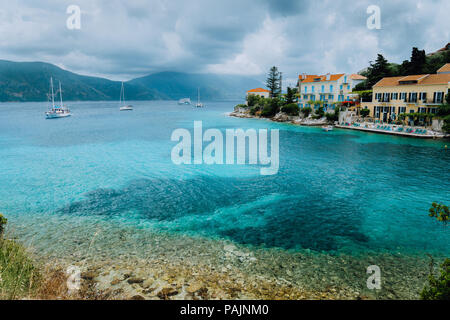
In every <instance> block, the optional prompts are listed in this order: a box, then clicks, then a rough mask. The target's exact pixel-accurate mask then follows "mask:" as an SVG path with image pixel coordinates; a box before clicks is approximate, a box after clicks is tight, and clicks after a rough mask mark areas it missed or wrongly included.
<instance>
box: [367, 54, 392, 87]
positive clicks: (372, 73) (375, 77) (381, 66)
mask: <svg viewBox="0 0 450 320" xmlns="http://www.w3.org/2000/svg"><path fill="white" fill-rule="evenodd" d="M390 75H391V70H390V68H389V64H388V61H387V60H386V59H385V58H384V57H383V55H382V54H378V56H377V59H376V60H375V63H372V62H371V63H370V67H369V68H368V70H367V85H368V87H369V88H372V87H373V86H374V84H376V83H377V82H378V81H380V80H381V79H383V78H384V77H389V76H390Z"/></svg>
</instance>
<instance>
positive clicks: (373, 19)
mask: <svg viewBox="0 0 450 320" xmlns="http://www.w3.org/2000/svg"><path fill="white" fill-rule="evenodd" d="M366 12H367V14H370V16H369V17H368V18H367V28H368V29H369V30H373V29H377V30H380V29H381V9H380V7H379V6H376V5H370V6H368V7H367V11H366Z"/></svg>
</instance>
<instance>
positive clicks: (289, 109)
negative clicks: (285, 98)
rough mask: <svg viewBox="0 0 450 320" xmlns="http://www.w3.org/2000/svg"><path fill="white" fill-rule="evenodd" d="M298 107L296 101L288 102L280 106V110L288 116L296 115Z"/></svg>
mask: <svg viewBox="0 0 450 320" xmlns="http://www.w3.org/2000/svg"><path fill="white" fill-rule="evenodd" d="M299 111H300V108H299V107H298V105H297V104H296V103H290V104H287V105H284V106H282V107H281V112H284V113H286V114H287V115H290V116H298V114H299Z"/></svg>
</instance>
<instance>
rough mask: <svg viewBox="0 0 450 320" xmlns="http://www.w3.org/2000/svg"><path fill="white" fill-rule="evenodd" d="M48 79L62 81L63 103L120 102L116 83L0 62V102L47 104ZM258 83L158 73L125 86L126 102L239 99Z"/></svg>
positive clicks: (37, 65)
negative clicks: (83, 101) (89, 101)
mask: <svg viewBox="0 0 450 320" xmlns="http://www.w3.org/2000/svg"><path fill="white" fill-rule="evenodd" d="M50 77H53V79H54V80H55V83H57V81H61V83H62V86H63V98H64V100H70V101H78V100H119V95H120V86H121V83H120V82H119V81H111V80H108V79H105V78H98V77H89V76H83V75H79V74H76V73H73V72H70V71H67V70H64V69H61V68H59V67H57V66H55V65H52V64H49V63H44V62H12V61H5V60H0V101H2V102H7V101H46V100H47V95H48V92H49V81H50ZM261 86H263V84H262V83H261V82H259V81H257V80H254V79H251V78H247V77H244V76H236V75H217V74H192V73H182V72H160V73H154V74H150V75H148V76H145V77H142V78H137V79H133V80H130V81H128V82H125V94H126V99H127V100H157V99H161V100H173V99H175V100H176V99H181V98H185V97H190V98H191V99H192V100H196V99H197V88H200V95H201V99H202V100H231V99H242V98H243V97H244V96H245V92H246V91H247V90H248V89H251V88H256V87H261Z"/></svg>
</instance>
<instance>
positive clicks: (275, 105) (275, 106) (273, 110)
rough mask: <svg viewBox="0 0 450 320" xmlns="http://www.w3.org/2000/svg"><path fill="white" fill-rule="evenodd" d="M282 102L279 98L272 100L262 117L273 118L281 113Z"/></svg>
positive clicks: (263, 110) (263, 111) (262, 112)
mask: <svg viewBox="0 0 450 320" xmlns="http://www.w3.org/2000/svg"><path fill="white" fill-rule="evenodd" d="M280 105H281V101H280V99H278V98H273V99H270V101H269V103H267V104H266V105H265V106H264V107H263V109H262V111H261V117H264V118H271V117H273V116H275V115H276V114H277V113H278V112H280Z"/></svg>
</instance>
